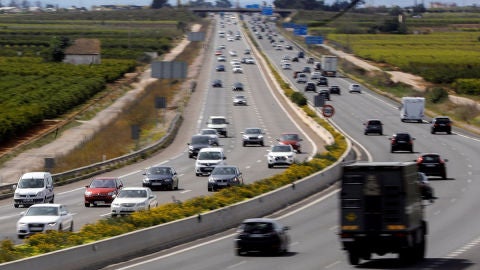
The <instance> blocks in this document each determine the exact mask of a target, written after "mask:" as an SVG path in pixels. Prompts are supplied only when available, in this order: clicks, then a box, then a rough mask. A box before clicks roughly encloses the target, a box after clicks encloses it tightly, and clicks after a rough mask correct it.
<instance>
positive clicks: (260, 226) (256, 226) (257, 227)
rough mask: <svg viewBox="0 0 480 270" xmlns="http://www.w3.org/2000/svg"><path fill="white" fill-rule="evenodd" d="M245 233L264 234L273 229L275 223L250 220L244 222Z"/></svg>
mask: <svg viewBox="0 0 480 270" xmlns="http://www.w3.org/2000/svg"><path fill="white" fill-rule="evenodd" d="M242 230H243V232H245V233H255V234H264V233H269V232H272V231H273V224H272V223H269V222H249V223H244V224H242Z"/></svg>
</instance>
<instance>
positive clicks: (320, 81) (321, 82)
mask: <svg viewBox="0 0 480 270" xmlns="http://www.w3.org/2000/svg"><path fill="white" fill-rule="evenodd" d="M317 85H318V86H328V79H327V78H326V77H320V78H319V79H318V81H317Z"/></svg>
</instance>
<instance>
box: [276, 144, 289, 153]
mask: <svg viewBox="0 0 480 270" xmlns="http://www.w3.org/2000/svg"><path fill="white" fill-rule="evenodd" d="M291 151H292V149H291V148H290V146H289V145H275V146H274V147H273V148H272V152H291Z"/></svg>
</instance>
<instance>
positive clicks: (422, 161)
mask: <svg viewBox="0 0 480 270" xmlns="http://www.w3.org/2000/svg"><path fill="white" fill-rule="evenodd" d="M447 161H448V159H442V157H440V155H439V154H437V153H426V154H422V155H421V156H419V157H418V158H417V160H416V162H417V165H418V171H419V172H422V173H424V174H425V175H428V176H440V177H441V178H442V179H447V166H446V164H445V162H447Z"/></svg>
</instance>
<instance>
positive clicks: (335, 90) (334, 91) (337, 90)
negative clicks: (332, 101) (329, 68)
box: [328, 85, 342, 95]
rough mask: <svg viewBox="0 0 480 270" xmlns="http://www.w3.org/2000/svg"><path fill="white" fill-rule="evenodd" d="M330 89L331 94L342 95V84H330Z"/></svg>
mask: <svg viewBox="0 0 480 270" xmlns="http://www.w3.org/2000/svg"><path fill="white" fill-rule="evenodd" d="M328 91H330V94H337V95H341V94H342V93H341V90H340V86H338V85H332V86H330V88H328Z"/></svg>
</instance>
